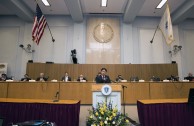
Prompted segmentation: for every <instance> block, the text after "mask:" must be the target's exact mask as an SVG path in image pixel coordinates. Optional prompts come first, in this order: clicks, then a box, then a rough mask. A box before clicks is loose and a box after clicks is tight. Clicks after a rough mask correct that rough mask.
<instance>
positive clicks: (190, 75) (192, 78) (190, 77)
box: [184, 73, 194, 81]
mask: <svg viewBox="0 0 194 126" xmlns="http://www.w3.org/2000/svg"><path fill="white" fill-rule="evenodd" d="M184 79H185V80H189V81H194V76H193V74H192V73H188V76H187V77H184Z"/></svg>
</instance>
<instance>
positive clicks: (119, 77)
mask: <svg viewBox="0 0 194 126" xmlns="http://www.w3.org/2000/svg"><path fill="white" fill-rule="evenodd" d="M121 80H124V79H123V77H122V76H121V75H118V76H117V78H116V82H121Z"/></svg>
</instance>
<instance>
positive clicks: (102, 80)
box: [96, 68, 111, 83]
mask: <svg viewBox="0 0 194 126" xmlns="http://www.w3.org/2000/svg"><path fill="white" fill-rule="evenodd" d="M106 72H107V69H106V68H102V69H101V75H99V76H97V77H96V83H111V80H110V78H109V76H108V75H106Z"/></svg>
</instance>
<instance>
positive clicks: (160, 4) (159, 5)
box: [156, 0, 167, 9]
mask: <svg viewBox="0 0 194 126" xmlns="http://www.w3.org/2000/svg"><path fill="white" fill-rule="evenodd" d="M166 1H167V0H162V1H161V2H160V3H159V4H158V6H157V7H156V8H157V9H160V8H162V7H163V6H164V4H165V3H166Z"/></svg>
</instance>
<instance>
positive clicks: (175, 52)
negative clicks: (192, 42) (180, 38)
mask: <svg viewBox="0 0 194 126" xmlns="http://www.w3.org/2000/svg"><path fill="white" fill-rule="evenodd" d="M181 49H182V46H178V45H174V46H173V50H172V51H169V54H171V56H172V55H176V54H177V53H178V52H179V51H181Z"/></svg>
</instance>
